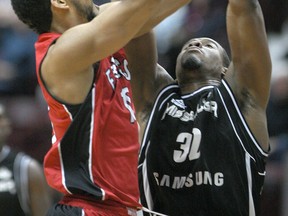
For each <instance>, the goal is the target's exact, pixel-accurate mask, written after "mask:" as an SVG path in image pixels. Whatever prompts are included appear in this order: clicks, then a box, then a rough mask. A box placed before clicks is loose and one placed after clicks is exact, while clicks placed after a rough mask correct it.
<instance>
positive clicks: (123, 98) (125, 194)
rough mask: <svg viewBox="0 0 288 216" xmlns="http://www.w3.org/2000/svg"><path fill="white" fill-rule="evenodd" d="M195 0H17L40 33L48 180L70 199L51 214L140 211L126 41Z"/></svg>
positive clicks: (88, 215)
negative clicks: (47, 125)
mask: <svg viewBox="0 0 288 216" xmlns="http://www.w3.org/2000/svg"><path fill="white" fill-rule="evenodd" d="M188 2H189V1H188V0H177V1H175V0H124V1H120V2H111V3H107V4H104V5H102V6H97V5H94V4H93V2H92V0H81V1H79V0H12V6H13V9H14V11H15V13H16V14H17V15H18V18H19V19H20V20H22V21H23V22H24V23H26V24H27V25H28V26H29V27H30V28H31V29H33V30H34V31H36V32H37V33H38V34H39V38H38V41H37V42H36V44H35V48H36V71H37V76H38V81H39V85H40V87H41V89H42V92H43V95H44V98H45V100H46V102H47V104H48V114H49V117H50V120H51V125H52V129H53V134H52V135H53V137H52V147H51V149H50V150H49V151H48V153H47V154H46V156H45V160H44V170H45V175H46V179H47V181H48V183H49V185H50V186H51V187H53V188H55V189H56V190H58V191H60V192H61V193H63V195H64V197H63V199H62V200H61V201H60V202H59V203H57V204H56V205H55V206H53V207H52V208H51V209H50V211H49V212H48V215H72V214H73V215H79V216H80V215H86V216H92V215H103V216H108V215H114V216H115V215H120V216H122V215H123V216H126V215H136V211H137V209H138V208H141V205H140V204H139V202H138V200H139V190H138V180H137V162H138V151H139V142H138V124H137V121H136V118H135V113H134V105H133V101H132V94H131V87H130V83H129V82H130V79H131V76H130V72H129V70H128V62H127V59H126V56H125V52H124V51H123V49H122V47H123V46H125V45H126V44H127V43H128V42H129V41H130V40H131V39H132V38H134V37H138V36H139V35H141V34H143V33H145V32H147V31H148V30H150V29H151V28H153V27H154V26H155V25H156V24H157V23H159V22H160V21H161V20H162V19H164V18H165V17H166V16H168V15H169V14H171V13H173V12H174V11H175V10H176V9H178V8H179V7H181V6H182V5H184V4H186V3H188Z"/></svg>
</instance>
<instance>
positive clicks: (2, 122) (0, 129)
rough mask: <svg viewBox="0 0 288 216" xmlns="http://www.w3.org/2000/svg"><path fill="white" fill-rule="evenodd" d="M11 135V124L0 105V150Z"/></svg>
mask: <svg viewBox="0 0 288 216" xmlns="http://www.w3.org/2000/svg"><path fill="white" fill-rule="evenodd" d="M10 134H11V122H10V120H9V118H8V117H7V115H6V112H5V108H4V106H3V105H0V148H2V146H3V144H5V142H6V140H7V138H8V136H9V135H10Z"/></svg>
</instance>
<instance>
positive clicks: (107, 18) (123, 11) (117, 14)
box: [41, 0, 161, 103]
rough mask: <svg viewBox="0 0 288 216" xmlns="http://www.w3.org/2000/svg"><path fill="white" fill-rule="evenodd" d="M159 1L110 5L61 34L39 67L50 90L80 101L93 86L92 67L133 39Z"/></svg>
mask: <svg viewBox="0 0 288 216" xmlns="http://www.w3.org/2000/svg"><path fill="white" fill-rule="evenodd" d="M160 1H161V0H123V1H120V2H113V3H111V4H110V5H109V8H106V10H103V12H101V13H100V14H99V15H98V16H97V17H96V18H94V19H93V20H92V21H91V22H88V23H85V24H80V25H77V26H75V27H72V28H70V29H69V30H67V31H66V32H64V33H63V35H61V37H60V38H59V39H58V40H57V42H56V43H55V45H53V46H52V47H51V48H50V49H49V52H48V54H47V56H46V58H45V60H44V62H43V65H42V70H41V71H42V76H43V79H44V80H45V83H46V86H47V87H48V89H49V91H50V92H51V93H52V94H53V95H54V96H56V97H58V98H59V99H61V100H63V101H66V102H68V103H81V102H83V100H84V99H85V97H86V95H87V92H88V91H89V88H90V86H91V84H92V79H93V72H92V67H91V66H92V64H93V63H95V62H97V61H99V60H101V59H103V58H105V57H107V56H108V55H110V54H113V53H114V52H116V51H117V50H119V49H120V48H122V47H123V46H125V45H126V44H127V43H128V41H130V40H131V39H132V38H133V37H135V35H136V34H137V33H138V32H139V30H140V28H141V27H142V26H143V25H144V23H146V21H147V20H148V18H149V17H150V16H151V14H152V13H153V11H154V9H155V8H156V7H157V5H158V4H159V2H160ZM68 7H71V6H69V5H68ZM106 7H107V6H106Z"/></svg>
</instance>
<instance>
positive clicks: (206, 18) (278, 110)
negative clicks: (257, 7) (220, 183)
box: [0, 0, 288, 216]
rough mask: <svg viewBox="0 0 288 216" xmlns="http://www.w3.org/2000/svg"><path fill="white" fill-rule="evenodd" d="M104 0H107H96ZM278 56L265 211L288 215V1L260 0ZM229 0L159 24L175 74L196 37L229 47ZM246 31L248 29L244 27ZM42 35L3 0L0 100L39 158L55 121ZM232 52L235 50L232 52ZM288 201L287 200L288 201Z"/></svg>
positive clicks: (23, 142) (17, 134) (17, 136)
mask: <svg viewBox="0 0 288 216" xmlns="http://www.w3.org/2000/svg"><path fill="white" fill-rule="evenodd" d="M95 2H96V3H98V4H102V3H105V2H107V0H106V1H105V0H102V1H100V0H95ZM259 2H260V4H261V6H262V9H263V12H264V17H265V21H266V29H267V33H268V40H269V45H270V50H271V55H272V61H273V73H272V83H271V97H270V101H269V105H268V110H267V115H268V128H269V133H270V137H271V154H270V156H269V159H268V161H267V174H266V176H267V177H266V182H265V186H264V190H263V193H264V194H263V210H262V215H261V216H287V215H288V209H287V208H288V207H287V203H288V183H287V182H288V176H287V175H288V13H287V11H288V1H287V0H277V1H272V0H259ZM226 4H227V0H217V1H212V0H193V2H192V3H190V4H189V5H187V6H186V7H185V8H182V9H180V10H179V11H177V12H176V13H175V14H174V15H172V16H171V17H169V18H167V19H166V20H165V21H163V22H162V23H161V24H160V25H159V26H157V28H156V29H155V33H156V38H157V42H158V52H159V62H160V64H161V65H163V66H164V67H165V68H166V69H167V70H168V71H169V72H170V73H171V75H172V76H174V68H175V62H176V61H175V59H176V57H177V53H178V52H179V50H180V49H181V47H182V45H183V43H184V42H185V41H186V40H187V39H188V38H191V37H199V36H206V37H211V38H213V39H215V40H216V41H218V42H219V43H220V44H221V45H222V46H223V47H224V48H225V49H226V50H227V51H228V53H229V45H228V41H227V36H226V21H225V10H226ZM243 31H245V29H243ZM36 39H37V35H36V34H35V33H33V32H32V31H31V30H29V29H27V28H26V27H25V26H24V25H23V24H22V23H20V22H19V21H18V19H17V18H16V16H15V15H14V13H13V10H12V8H11V6H10V0H1V1H0V101H1V102H2V103H4V104H6V105H7V107H8V113H9V114H10V116H11V119H12V121H13V127H14V128H13V135H12V136H11V138H10V143H11V145H12V146H13V147H15V148H16V149H18V150H22V151H24V152H26V153H28V154H29V155H31V156H33V157H34V158H36V159H37V160H39V161H40V162H42V161H43V156H44V154H45V152H46V151H47V149H48V148H49V146H50V134H51V127H50V123H49V121H48V117H47V112H46V111H47V107H46V106H45V105H44V103H43V99H42V95H41V92H40V91H39V88H38V85H37V78H36V74H35V58H34V42H35V40H36ZM229 54H230V53H229ZM285 203H286V205H285Z"/></svg>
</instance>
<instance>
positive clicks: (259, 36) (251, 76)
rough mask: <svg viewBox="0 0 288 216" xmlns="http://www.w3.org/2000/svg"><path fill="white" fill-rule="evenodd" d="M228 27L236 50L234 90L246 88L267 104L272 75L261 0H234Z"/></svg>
mask: <svg viewBox="0 0 288 216" xmlns="http://www.w3.org/2000/svg"><path fill="white" fill-rule="evenodd" d="M227 31H228V38H229V43H230V47H231V54H232V62H233V64H232V67H233V68H230V70H232V71H233V72H232V73H233V75H232V78H233V79H234V80H235V81H234V83H233V84H232V86H233V85H234V86H235V87H234V90H235V91H236V92H237V93H238V91H240V90H241V89H243V88H245V89H247V90H248V91H249V93H250V94H251V95H252V97H253V98H254V100H255V102H256V103H257V104H258V105H259V106H260V107H262V108H263V109H265V108H266V105H267V101H268V97H269V90H270V87H269V86H270V76H271V60H270V54H269V50H268V43H267V37H266V31H265V27H264V20H263V15H262V11H261V8H260V5H259V2H258V1H257V0H241V1H238V0H230V1H229V5H228V9H227Z"/></svg>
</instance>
